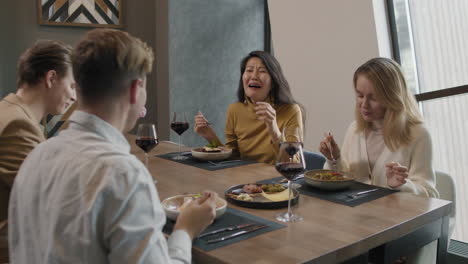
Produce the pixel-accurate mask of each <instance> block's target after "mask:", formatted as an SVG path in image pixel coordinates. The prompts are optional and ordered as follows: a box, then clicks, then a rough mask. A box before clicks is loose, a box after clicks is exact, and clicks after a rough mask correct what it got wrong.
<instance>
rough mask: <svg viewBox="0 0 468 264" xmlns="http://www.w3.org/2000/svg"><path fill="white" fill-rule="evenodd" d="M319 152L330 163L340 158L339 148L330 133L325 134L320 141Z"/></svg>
mask: <svg viewBox="0 0 468 264" xmlns="http://www.w3.org/2000/svg"><path fill="white" fill-rule="evenodd" d="M319 151H320V152H321V153H322V154H323V155H324V156H325V157H326V158H327V159H328V160H331V161H334V160H337V159H339V158H340V156H341V153H340V148H339V147H338V145H337V144H336V142H335V139H334V138H333V135H332V134H331V133H330V132H328V134H327V133H325V137H324V139H323V140H322V141H320V146H319Z"/></svg>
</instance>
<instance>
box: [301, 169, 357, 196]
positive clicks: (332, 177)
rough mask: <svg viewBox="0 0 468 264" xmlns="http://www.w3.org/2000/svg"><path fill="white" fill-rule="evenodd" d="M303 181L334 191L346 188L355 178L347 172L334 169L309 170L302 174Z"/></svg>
mask: <svg viewBox="0 0 468 264" xmlns="http://www.w3.org/2000/svg"><path fill="white" fill-rule="evenodd" d="M304 180H305V182H306V183H307V184H308V185H310V186H312V187H315V188H319V189H322V190H328V191H336V190H342V189H346V188H348V187H349V186H350V185H351V183H352V182H353V181H354V180H355V178H354V176H353V175H352V174H351V173H349V172H342V171H334V170H311V171H307V172H306V173H305V174H304Z"/></svg>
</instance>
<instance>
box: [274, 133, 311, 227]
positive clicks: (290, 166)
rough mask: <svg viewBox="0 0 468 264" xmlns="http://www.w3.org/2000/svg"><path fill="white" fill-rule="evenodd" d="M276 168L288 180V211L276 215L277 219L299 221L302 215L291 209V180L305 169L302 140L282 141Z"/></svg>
mask: <svg viewBox="0 0 468 264" xmlns="http://www.w3.org/2000/svg"><path fill="white" fill-rule="evenodd" d="M275 168H276V170H277V171H278V172H279V173H281V175H283V177H285V178H286V179H287V180H288V190H289V195H288V196H289V199H288V211H287V212H286V213H281V214H279V215H277V216H276V220H278V221H282V222H288V223H289V222H299V221H302V217H301V216H299V215H297V214H293V212H292V209H291V200H292V199H293V196H294V195H293V191H292V183H291V181H292V180H293V179H294V178H295V177H297V176H298V175H299V174H301V173H303V172H304V171H305V162H304V154H303V151H302V142H298V141H284V142H281V144H280V148H279V152H278V155H277V157H276V162H275Z"/></svg>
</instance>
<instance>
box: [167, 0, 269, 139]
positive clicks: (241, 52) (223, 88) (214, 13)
mask: <svg viewBox="0 0 468 264" xmlns="http://www.w3.org/2000/svg"><path fill="white" fill-rule="evenodd" d="M263 32H264V1H263V0H250V1H239V0H197V1H193V0H171V1H169V98H170V111H171V112H172V111H185V112H187V113H188V119H189V122H190V129H189V131H187V132H185V133H184V134H183V143H184V144H186V145H188V146H199V145H204V144H205V143H206V142H205V140H204V139H202V138H201V137H199V136H198V135H196V134H195V133H194V132H193V124H194V120H193V119H194V115H195V114H196V112H197V111H198V110H201V111H202V112H203V113H204V114H205V116H206V117H207V118H208V120H209V121H210V122H211V123H212V124H213V126H214V127H215V130H216V132H217V133H218V136H219V137H220V138H221V139H222V140H223V141H224V126H225V120H226V109H227V106H228V105H229V104H230V103H232V102H235V100H236V90H237V86H238V81H239V77H240V69H239V65H240V60H241V59H242V58H243V57H244V56H246V55H247V53H248V52H250V51H252V50H259V49H263V45H264V41H263V39H264V33H263ZM169 114H171V113H169ZM159 125H160V126H161V125H163V124H159ZM170 137H171V140H173V141H176V142H177V140H178V138H177V134H176V133H174V132H171V135H170Z"/></svg>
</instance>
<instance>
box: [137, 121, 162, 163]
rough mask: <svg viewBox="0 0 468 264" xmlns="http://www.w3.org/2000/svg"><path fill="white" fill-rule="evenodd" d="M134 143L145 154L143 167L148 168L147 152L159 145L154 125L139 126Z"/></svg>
mask: <svg viewBox="0 0 468 264" xmlns="http://www.w3.org/2000/svg"><path fill="white" fill-rule="evenodd" d="M135 143H136V145H137V146H138V147H140V148H141V149H142V150H143V151H144V152H145V166H146V168H148V152H150V151H151V150H152V149H153V148H154V147H156V146H157V145H158V144H159V140H158V136H157V135H156V128H155V126H154V124H139V125H138V131H137V138H136V141H135Z"/></svg>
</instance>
